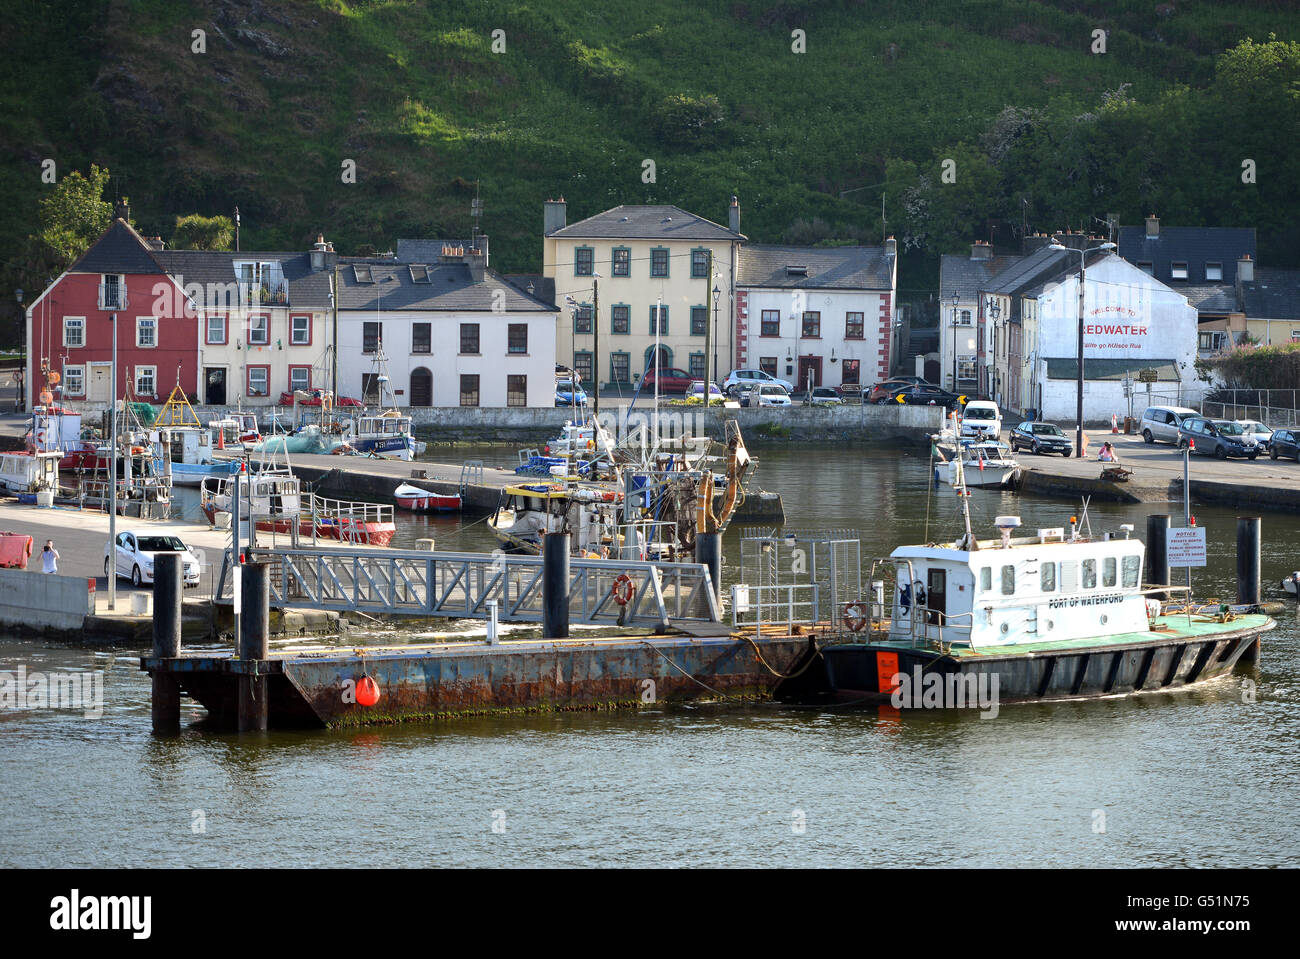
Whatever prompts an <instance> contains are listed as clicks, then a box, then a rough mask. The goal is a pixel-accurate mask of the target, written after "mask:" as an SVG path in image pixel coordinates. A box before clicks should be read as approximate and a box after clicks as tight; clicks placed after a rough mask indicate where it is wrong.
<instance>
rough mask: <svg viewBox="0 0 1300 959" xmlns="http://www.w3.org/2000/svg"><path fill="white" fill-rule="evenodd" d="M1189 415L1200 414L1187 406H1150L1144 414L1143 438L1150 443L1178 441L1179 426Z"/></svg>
mask: <svg viewBox="0 0 1300 959" xmlns="http://www.w3.org/2000/svg"><path fill="white" fill-rule="evenodd" d="M1189 416H1200V414H1199V413H1197V412H1196V410H1189V409H1188V408H1187V407H1185V406H1148V407H1147V409H1146V412H1145V413H1143V414H1142V426H1141V429H1142V438H1143V439H1144V440H1146V441H1147V442H1148V443H1154V442H1156V440H1159V441H1160V442H1162V443H1175V444H1176V443H1177V442H1178V427H1180V426H1182V425H1183V420H1185V419H1187V417H1189Z"/></svg>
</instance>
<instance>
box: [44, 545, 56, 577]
mask: <svg viewBox="0 0 1300 959" xmlns="http://www.w3.org/2000/svg"><path fill="white" fill-rule="evenodd" d="M58 571H59V551H58V550H57V549H55V548H54V540H52V539H47V540H46V541H45V549H43V550H41V572H43V573H57V572H58Z"/></svg>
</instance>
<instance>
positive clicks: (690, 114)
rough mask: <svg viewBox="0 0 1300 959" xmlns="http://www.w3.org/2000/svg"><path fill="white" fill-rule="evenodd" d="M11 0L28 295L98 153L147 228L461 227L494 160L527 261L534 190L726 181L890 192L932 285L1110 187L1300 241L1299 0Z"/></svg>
mask: <svg viewBox="0 0 1300 959" xmlns="http://www.w3.org/2000/svg"><path fill="white" fill-rule="evenodd" d="M12 6H13V7H14V9H13V10H12V12H11V13H10V15H9V19H8V23H7V29H6V31H5V32H4V36H3V38H2V39H0V63H3V64H4V66H3V67H2V68H0V70H2V71H3V72H0V144H2V146H0V184H2V185H3V191H4V196H5V197H6V202H5V203H4V204H0V248H2V249H3V250H4V254H3V256H2V257H0V260H3V262H4V265H3V266H2V267H0V282H4V283H5V292H4V295H3V296H2V297H0V308H2V309H7V310H12V308H13V307H12V304H13V299H12V296H11V295H10V293H9V291H10V290H11V289H12V288H13V287H14V286H17V285H22V286H24V287H26V288H28V289H39V288H40V286H41V285H43V284H42V282H41V280H40V277H39V274H41V273H42V272H47V271H48V270H50V269H51V268H52V266H53V264H52V263H51V262H50V257H49V255H48V253H47V252H46V253H42V251H40V250H38V249H34V248H33V245H32V244H31V243H29V242H27V241H26V238H27V237H28V236H29V235H31V234H33V233H35V232H37V229H38V227H37V220H36V213H37V209H38V201H39V200H40V198H41V197H42V195H43V194H44V193H45V192H47V191H49V190H50V187H49V186H48V185H46V184H43V183H42V182H41V163H42V161H43V160H45V159H53V160H54V161H55V162H56V164H57V172H58V175H59V176H60V177H62V176H63V175H64V174H66V173H69V172H71V171H73V170H82V171H83V172H85V171H88V170H89V167H90V164H91V163H92V162H93V163H97V164H99V165H100V166H103V167H107V168H108V169H109V170H110V171H111V173H112V176H113V178H114V179H113V182H112V183H111V185H110V189H111V190H112V191H113V192H115V193H118V194H126V195H128V196H130V198H131V201H132V211H131V212H132V217H133V219H135V220H136V222H137V225H138V227H139V229H140V230H141V232H143V233H145V234H155V233H157V234H161V235H162V236H164V237H169V236H171V235H172V234H173V232H174V230H175V224H176V218H177V217H178V216H184V215H187V214H191V213H198V214H202V215H204V216H215V215H218V214H220V215H225V216H230V215H231V214H232V212H233V209H234V207H235V206H236V205H238V206H239V209H240V212H241V214H242V221H243V222H242V229H241V246H243V247H244V248H245V249H254V248H263V249H267V248H270V249H285V248H295V249H302V248H305V247H306V245H307V244H308V243H309V242H310V241H311V240H312V239H314V237H315V234H316V233H317V232H323V233H325V235H326V236H327V237H328V238H329V239H331V240H333V241H334V242H335V245H336V248H338V249H339V250H340V251H341V252H345V253H350V252H353V251H354V250H356V249H358V248H360V247H361V246H362V245H363V244H371V245H373V246H375V247H376V248H377V249H379V250H386V249H390V248H391V247H392V245H393V244H394V242H395V240H396V239H397V238H398V237H399V236H456V237H463V236H465V235H467V234H468V232H469V229H470V217H469V211H470V201H471V199H472V197H473V195H474V191H475V186H476V184H477V185H478V187H479V189H480V191H481V196H482V199H483V203H484V208H485V216H484V218H483V229H484V232H486V233H488V234H489V235H490V236H491V238H492V259H493V265H494V266H496V267H498V268H500V269H503V270H506V271H510V272H524V271H530V270H537V269H539V268H540V255H541V241H540V230H541V202H542V200H544V199H546V198H547V197H554V196H559V195H561V194H563V195H564V196H565V197H566V198H567V199H568V201H569V215H570V220H571V221H572V220H575V219H578V218H581V217H583V216H587V215H590V214H592V213H595V212H598V211H600V210H602V209H605V208H608V207H610V206H613V205H616V204H619V203H646V202H656V203H676V204H678V205H680V206H683V207H685V208H687V209H689V210H691V211H693V212H696V213H699V214H701V215H704V216H708V217H711V218H713V219H716V220H724V219H725V216H726V205H727V202H728V198H729V197H730V195H731V194H733V193H734V194H736V195H738V196H739V197H740V200H741V204H742V207H743V211H744V220H743V224H742V229H743V230H744V232H745V233H747V234H748V235H749V236H750V237H751V238H753V239H755V240H760V241H768V242H772V241H780V240H783V239H785V240H789V241H798V242H815V241H817V240H821V239H828V240H829V239H855V238H856V239H861V240H865V241H870V242H876V241H878V240H879V239H880V236H881V232H882V227H881V194H882V193H884V194H885V195H886V204H885V211H884V212H885V217H886V221H887V222H886V226H885V230H886V231H887V232H889V233H894V234H897V235H898V236H899V238H900V240H901V241H902V242H903V245H904V247H905V249H907V250H909V251H911V254H910V256H909V258H908V259H906V260H905V261H904V264H903V275H902V277H901V280H900V282H901V285H902V286H903V287H904V288H909V289H922V288H924V287H925V286H926V285H927V280H926V279H924V278H925V277H927V276H930V277H932V276H933V262H934V258H935V257H936V256H937V254H938V253H940V252H946V251H950V250H954V249H959V248H961V246H962V245H963V244H964V243H966V242H968V241H969V240H970V239H972V238H989V237H990V236H992V237H993V238H994V239H995V240H997V241H998V242H1010V241H1012V240H1013V238H1014V236H1015V235H1016V234H1017V233H1018V231H1019V230H1020V228H1021V225H1022V224H1027V225H1028V227H1029V228H1030V229H1035V228H1037V229H1059V228H1061V227H1063V226H1066V225H1069V226H1074V227H1079V226H1085V227H1088V226H1090V227H1092V228H1097V223H1096V221H1095V220H1094V218H1096V217H1103V216H1105V215H1106V214H1107V213H1109V212H1115V213H1118V214H1119V216H1120V219H1121V221H1122V222H1125V223H1136V222H1140V220H1141V218H1142V217H1143V216H1144V215H1146V214H1148V213H1156V214H1158V215H1160V216H1161V217H1162V218H1163V219H1164V221H1165V222H1166V223H1170V224H1180V225H1230V226H1250V225H1254V226H1257V227H1258V228H1259V230H1260V253H1261V259H1262V260H1263V261H1264V262H1266V263H1269V264H1271V265H1291V264H1294V263H1295V262H1296V257H1297V253H1296V250H1297V249H1300V242H1297V241H1300V231H1298V229H1297V225H1296V224H1297V220H1296V217H1295V211H1296V210H1297V208H1300V204H1297V202H1296V200H1297V195H1298V191H1300V155H1297V154H1296V152H1295V151H1294V149H1293V146H1294V144H1295V143H1297V142H1300V136H1298V134H1300V99H1298V93H1300V48H1298V47H1297V46H1296V45H1295V44H1294V43H1292V42H1290V41H1292V40H1294V39H1295V38H1297V37H1300V13H1297V12H1296V11H1295V10H1294V8H1293V6H1292V5H1291V4H1289V3H1283V2H1280V0H1278V2H1273V3H1245V2H1234V3H1213V2H1208V0H1177V2H1174V3H1154V2H1146V0H1143V2H1139V0H1120V2H1115V3H1106V4H1102V3H1093V2H1074V0H1037V2H1035V0H931V2H928V3H924V4H918V3H914V2H902V0H884V2H870V3H868V2H865V0H838V2H836V0H818V2H813V0H782V2H773V0H747V2H713V0H705V2H695V3H681V2H668V0H646V2H643V3H640V4H593V3H590V2H577V0H546V2H544V3H542V2H538V3H525V2H522V0H483V2H475V3H463V4H446V3H437V4H426V3H417V2H408V0H401V2H399V0H370V2H362V0H354V2H344V0H287V2H280V3H273V2H270V0H112V2H109V0H91V2H83V3H78V4H67V3H59V2H42V0H19V2H18V3H15V4H13V5H12ZM200 29H201V30H204V31H206V52H204V53H195V52H193V46H194V44H195V40H194V37H193V31H194V30H200ZM796 29H798V30H803V31H805V32H806V52H804V53H794V52H792V49H791V48H792V42H793V40H792V36H791V32H792V31H793V30H796ZM497 30H500V31H504V34H503V39H504V45H505V49H504V51H503V52H494V31H497ZM1096 30H1105V31H1107V34H1106V37H1105V44H1106V47H1105V50H1106V52H1105V53H1093V52H1092V49H1093V47H1094V45H1095V36H1094V31H1096ZM1271 34H1275V35H1276V38H1277V39H1276V40H1270V39H1269V38H1270V35H1271ZM498 36H501V35H498ZM1248 37H1252V38H1254V41H1255V42H1253V43H1249V44H1246V43H1243V41H1245V40H1246V38H1248ZM496 46H497V48H498V49H499V48H500V42H499V41H498V42H497V43H496ZM1246 159H1250V160H1254V161H1255V171H1256V173H1255V182H1254V183H1250V184H1246V183H1242V180H1241V177H1242V171H1243V167H1242V163H1243V161H1244V160H1246ZM348 160H352V161H355V164H356V182H355V183H345V182H343V178H342V173H343V164H344V163H345V161H348ZM647 160H649V161H653V163H654V172H655V178H654V182H645V179H644V175H645V170H646V164H645V161H647ZM945 160H952V161H954V164H955V165H954V167H953V168H952V169H953V172H954V174H955V182H953V183H946V182H944V179H943V169H944V167H943V164H944V161H945ZM928 282H929V283H930V284H932V283H933V280H932V279H930V280H929V281H928Z"/></svg>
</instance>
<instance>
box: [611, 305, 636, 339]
mask: <svg viewBox="0 0 1300 959" xmlns="http://www.w3.org/2000/svg"><path fill="white" fill-rule="evenodd" d="M609 331H610V332H611V333H620V334H622V333H631V332H632V307H630V306H627V305H625V304H619V305H618V306H611V307H610V308H609Z"/></svg>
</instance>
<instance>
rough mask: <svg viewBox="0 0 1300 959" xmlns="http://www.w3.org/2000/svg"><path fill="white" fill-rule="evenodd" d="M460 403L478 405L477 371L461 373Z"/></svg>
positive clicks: (462, 404)
mask: <svg viewBox="0 0 1300 959" xmlns="http://www.w3.org/2000/svg"><path fill="white" fill-rule="evenodd" d="M460 405H461V406H478V374H477V373H462V374H461V376H460Z"/></svg>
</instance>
